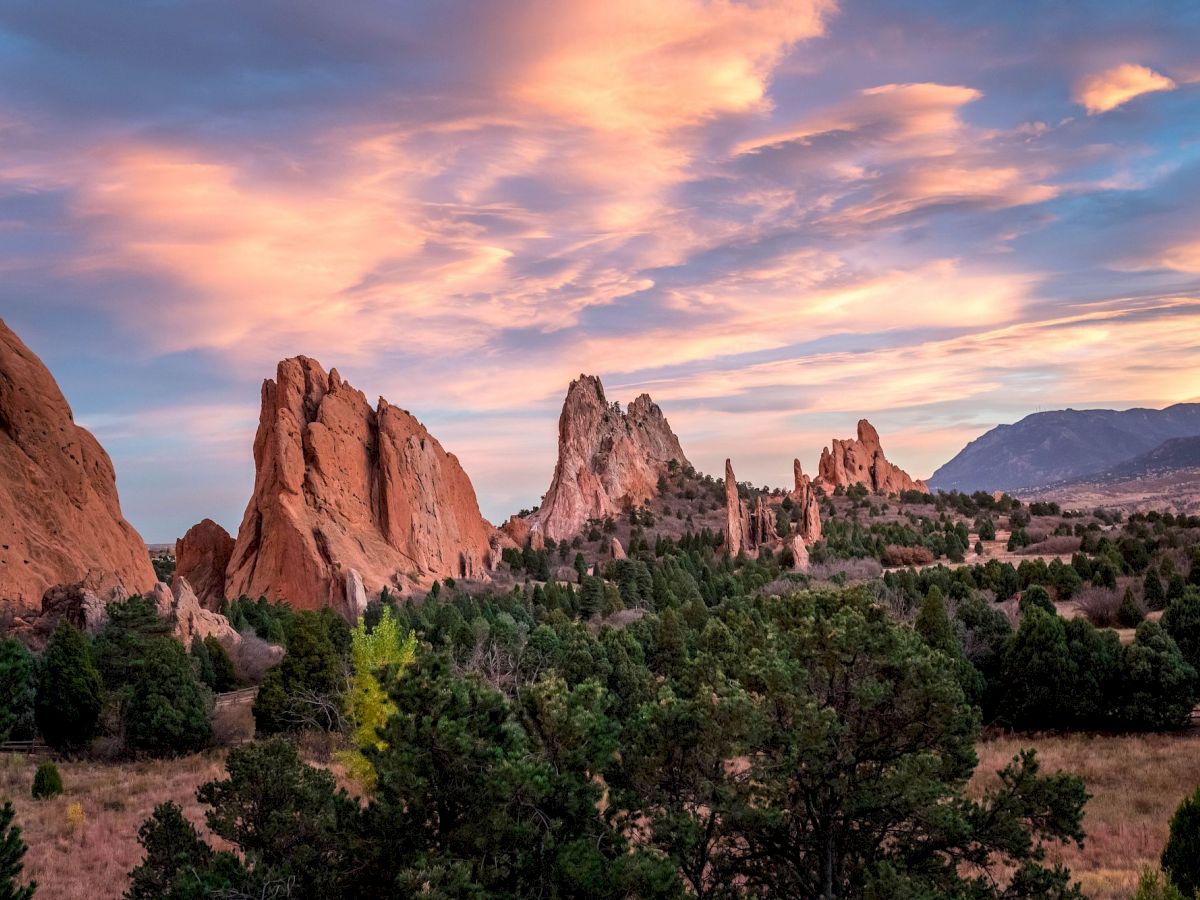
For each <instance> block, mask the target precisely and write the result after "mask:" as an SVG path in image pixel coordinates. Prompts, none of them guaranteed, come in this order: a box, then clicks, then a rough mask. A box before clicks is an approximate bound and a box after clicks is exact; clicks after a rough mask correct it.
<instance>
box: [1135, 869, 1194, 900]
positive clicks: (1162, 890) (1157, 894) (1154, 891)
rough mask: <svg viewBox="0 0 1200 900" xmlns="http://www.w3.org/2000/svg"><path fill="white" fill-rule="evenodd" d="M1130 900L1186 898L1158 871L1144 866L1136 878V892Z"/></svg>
mask: <svg viewBox="0 0 1200 900" xmlns="http://www.w3.org/2000/svg"><path fill="white" fill-rule="evenodd" d="M1132 900H1186V898H1185V897H1184V896H1183V894H1181V893H1179V888H1177V887H1175V885H1173V884H1171V882H1170V879H1168V878H1167V877H1166V876H1165V875H1164V874H1163V873H1162V872H1161V871H1160V870H1159V869H1152V868H1150V867H1149V866H1146V867H1145V868H1144V869H1142V873H1141V875H1140V876H1139V877H1138V886H1137V892H1136V893H1135V894H1134V895H1133V898H1132Z"/></svg>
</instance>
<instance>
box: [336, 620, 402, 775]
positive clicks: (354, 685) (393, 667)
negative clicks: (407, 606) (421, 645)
mask: <svg viewBox="0 0 1200 900" xmlns="http://www.w3.org/2000/svg"><path fill="white" fill-rule="evenodd" d="M416 650H417V638H416V635H415V634H413V633H412V632H411V631H410V632H408V633H407V634H405V633H403V632H402V631H401V630H400V626H399V623H398V622H397V621H396V615H395V612H394V611H393V610H392V609H391V608H390V607H389V608H385V609H384V610H383V613H382V615H381V617H380V619H379V622H378V624H376V626H375V627H374V629H372V630H370V631H368V630H367V627H366V623H365V622H364V621H363V620H362V619H359V620H358V625H357V626H356V627H355V628H354V630H353V631H352V633H351V643H350V664H351V666H352V667H353V671H354V675H353V678H352V679H351V682H350V688H349V690H348V692H347V694H346V714H347V718H348V719H349V720H350V726H351V729H352V731H351V740H352V741H353V743H354V746H355V748H356V749H355V750H353V751H350V752H348V753H346V754H344V755H343V761H344V762H345V764H346V766H347V769H348V770H349V771H350V774H351V775H352V776H354V777H355V778H356V779H357V780H358V781H359V782H360V783H361V784H363V785H364V786H366V787H367V788H370V787H372V786H373V784H374V777H375V770H374V769H373V768H372V767H371V764H370V762H369V761H368V760H367V758H366V757H365V756H364V755H363V751H365V750H367V749H370V748H374V749H376V750H383V749H385V745H384V743H383V741H382V740H381V739H380V737H379V731H380V729H382V728H383V726H384V725H386V724H387V720H388V718H389V717H390V716H391V715H392V713H393V712H395V706H394V705H393V704H392V702H391V700H389V699H388V695H387V686H389V685H391V684H392V682H394V681H395V680H396V679H397V678H399V677H400V675H401V673H402V671H403V669H404V668H405V667H406V666H408V665H409V664H411V663H412V661H413V658H414V656H415V655H416Z"/></svg>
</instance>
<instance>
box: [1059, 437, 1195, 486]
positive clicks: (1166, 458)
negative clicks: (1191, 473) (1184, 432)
mask: <svg viewBox="0 0 1200 900" xmlns="http://www.w3.org/2000/svg"><path fill="white" fill-rule="evenodd" d="M1181 469H1200V435H1196V436H1194V437H1181V438H1171V439H1170V440H1168V441H1163V442H1162V443H1161V444H1159V445H1158V446H1157V447H1155V448H1154V449H1153V450H1151V451H1149V452H1148V453H1142V454H1140V455H1138V456H1135V457H1134V458H1133V459H1129V460H1126V461H1125V462H1123V463H1119V464H1118V465H1115V466H1111V467H1109V468H1107V469H1104V470H1102V471H1098V472H1092V473H1090V474H1088V475H1084V476H1083V477H1082V478H1078V479H1076V480H1077V481H1121V480H1125V479H1130V478H1145V477H1147V476H1150V475H1158V474H1162V473H1165V472H1177V471H1179V470H1181Z"/></svg>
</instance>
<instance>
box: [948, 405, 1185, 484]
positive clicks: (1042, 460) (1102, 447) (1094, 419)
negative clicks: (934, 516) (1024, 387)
mask: <svg viewBox="0 0 1200 900" xmlns="http://www.w3.org/2000/svg"><path fill="white" fill-rule="evenodd" d="M1194 435H1200V403H1178V404H1176V405H1174V406H1168V407H1167V408H1166V409H1141V408H1138V409H1127V410H1113V409H1085V410H1076V409H1064V410H1056V411H1054V412H1043V413H1034V414H1033V415H1030V416H1026V417H1025V418H1023V419H1021V421H1019V422H1017V423H1015V424H1013V425H998V426H996V427H995V428H993V429H992V430H991V431H989V432H987V433H986V434H984V435H982V436H981V437H979V438H976V439H975V440H973V441H971V443H969V444H967V446H966V447H964V448H963V449H962V450H961V451H959V453H958V454H957V455H956V456H955V457H954V458H953V459H951V460H950V461H949V462H948V463H946V464H945V465H944V466H942V467H941V468H939V469H938V470H937V471H936V472H934V473H933V477H932V478H930V479H929V486H930V487H931V488H933V489H934V490H944V491H949V490H960V491H977V490H987V491H991V490H1014V489H1016V488H1024V487H1032V486H1036V485H1044V484H1049V483H1051V482H1058V481H1067V480H1070V479H1073V478H1078V477H1081V476H1084V475H1088V474H1090V473H1093V472H1098V471H1101V470H1103V469H1107V468H1110V467H1112V466H1115V465H1118V464H1120V463H1123V462H1125V461H1127V460H1130V459H1132V458H1133V457H1135V456H1138V455H1140V454H1142V453H1147V452H1149V451H1151V450H1153V449H1155V448H1156V447H1158V446H1159V445H1160V444H1162V443H1163V442H1164V441H1168V440H1170V439H1171V438H1177V437H1191V436H1194Z"/></svg>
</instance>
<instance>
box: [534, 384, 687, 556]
mask: <svg viewBox="0 0 1200 900" xmlns="http://www.w3.org/2000/svg"><path fill="white" fill-rule="evenodd" d="M672 460H674V461H675V462H677V463H678V464H679V465H681V466H686V465H688V461H687V457H685V456H684V455H683V448H682V447H681V446H680V445H679V438H677V437H676V436H675V433H674V432H673V431H672V430H671V426H670V425H669V424H668V423H667V419H666V417H665V416H664V415H663V412H662V410H661V409H660V408H659V407H658V404H656V403H655V402H654V401H653V400H651V399H650V395H649V394H642V395H640V396H639V397H638V398H637V399H635V400H634V401H633V402H632V403H630V404H629V407H628V409H626V410H625V411H622V410H621V407H620V404H618V403H609V402H608V400H607V399H606V398H605V396H604V386H603V385H602V384H601V383H600V379H599V378H598V377H596V376H595V375H580V376H579V378H577V379H576V380H574V381H572V382H571V385H570V387H569V388H568V389H567V396H566V399H565V400H564V401H563V407H562V413H561V415H560V416H559V419H558V461H557V462H556V463H555V466H554V477H553V479H552V480H551V482H550V488H549V489H548V490H547V491H546V495H545V497H543V498H542V504H541V506H540V507H539V508H538V510H537V512H535V513H534V514H533V515H532V516H531V524H535V525H540V526H541V530H542V533H543V534H544V535H545V537H548V538H552V539H553V540H556V541H558V540H562V539H563V538H567V537H570V536H571V535H573V534H575V533H577V532H578V531H579V530H580V529H581V528H582V527H583V526H584V525H585V524H586V522H587V521H588V520H589V519H600V518H604V517H605V516H610V515H617V514H619V513H621V512H623V511H624V510H626V509H629V508H630V507H634V506H640V505H641V504H643V503H645V502H646V501H647V500H649V499H650V498H651V497H653V496H655V494H656V493H657V490H658V488H657V484H658V478H659V476H661V475H662V474H663V473H665V472H666V470H667V466H668V464H669V463H670V462H671V461H672Z"/></svg>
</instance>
